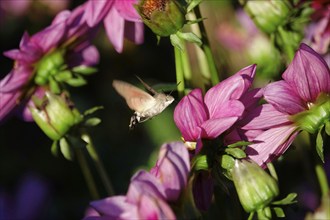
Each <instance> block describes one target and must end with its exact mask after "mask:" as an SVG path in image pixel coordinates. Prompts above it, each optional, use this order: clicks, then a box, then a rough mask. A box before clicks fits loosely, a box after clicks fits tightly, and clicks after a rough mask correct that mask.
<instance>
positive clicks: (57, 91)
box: [49, 77, 61, 94]
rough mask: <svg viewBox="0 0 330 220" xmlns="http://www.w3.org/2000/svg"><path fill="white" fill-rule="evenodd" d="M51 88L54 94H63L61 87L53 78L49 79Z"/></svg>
mask: <svg viewBox="0 0 330 220" xmlns="http://www.w3.org/2000/svg"><path fill="white" fill-rule="evenodd" d="M49 87H50V90H51V91H52V92H53V93H55V94H60V93H61V87H60V85H59V84H58V82H57V81H56V80H55V79H54V78H53V77H49Z"/></svg>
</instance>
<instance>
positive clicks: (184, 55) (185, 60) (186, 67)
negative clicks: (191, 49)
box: [180, 46, 192, 81]
mask: <svg viewBox="0 0 330 220" xmlns="http://www.w3.org/2000/svg"><path fill="white" fill-rule="evenodd" d="M180 53H181V62H182V68H183V73H184V78H185V80H187V81H190V80H191V78H192V73H191V67H190V63H189V56H188V51H187V48H186V46H185V48H184V51H180Z"/></svg>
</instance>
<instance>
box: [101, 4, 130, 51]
mask: <svg viewBox="0 0 330 220" xmlns="http://www.w3.org/2000/svg"><path fill="white" fill-rule="evenodd" d="M104 26H105V30H106V32H107V35H108V38H109V40H110V42H111V43H112V45H113V47H114V48H115V50H116V51H117V52H118V53H121V52H122V51H123V46H124V30H125V19H124V18H122V17H120V15H119V14H118V12H117V11H116V10H110V12H109V13H108V15H107V16H106V17H105V19H104Z"/></svg>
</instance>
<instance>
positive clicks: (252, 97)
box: [239, 88, 264, 111]
mask: <svg viewBox="0 0 330 220" xmlns="http://www.w3.org/2000/svg"><path fill="white" fill-rule="evenodd" d="M263 93H264V89H260V88H259V89H253V90H251V91H247V92H245V93H244V94H243V95H242V97H241V98H240V99H239V100H240V101H241V102H242V103H243V104H244V106H245V111H251V110H253V109H254V108H256V107H257V106H258V104H259V101H260V99H261V98H262V97H263Z"/></svg>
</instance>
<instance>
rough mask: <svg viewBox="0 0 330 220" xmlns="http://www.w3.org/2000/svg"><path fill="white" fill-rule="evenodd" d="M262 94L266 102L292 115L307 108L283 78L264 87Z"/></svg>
mask: <svg viewBox="0 0 330 220" xmlns="http://www.w3.org/2000/svg"><path fill="white" fill-rule="evenodd" d="M264 96H265V99H266V100H267V102H268V103H270V104H272V105H273V106H274V107H275V108H276V109H277V110H278V111H280V112H283V113H286V114H290V115H293V114H296V113H298V112H301V111H304V110H305V109H307V106H306V104H305V102H304V101H303V100H302V99H301V98H300V97H299V95H298V94H297V93H296V90H294V89H293V88H292V85H289V84H288V83H287V82H285V81H284V80H281V81H277V82H274V83H271V84H269V85H268V86H267V87H266V88H265V92H264Z"/></svg>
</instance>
